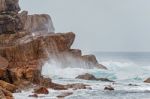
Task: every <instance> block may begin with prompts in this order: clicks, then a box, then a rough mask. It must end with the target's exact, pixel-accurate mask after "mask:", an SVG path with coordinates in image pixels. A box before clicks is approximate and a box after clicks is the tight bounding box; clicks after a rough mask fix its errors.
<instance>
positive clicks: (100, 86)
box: [14, 52, 150, 99]
mask: <svg viewBox="0 0 150 99" xmlns="http://www.w3.org/2000/svg"><path fill="white" fill-rule="evenodd" d="M93 54H94V55H96V57H97V60H98V61H99V63H101V64H103V65H104V66H106V67H107V68H108V70H101V69H97V68H92V69H89V68H82V67H78V66H76V65H77V64H75V66H74V67H73V66H71V67H65V68H61V64H60V63H59V62H57V61H51V62H47V63H45V65H44V66H43V69H42V74H43V75H44V76H46V77H50V78H52V80H53V82H56V83H60V84H71V83H84V84H88V85H90V86H91V88H90V89H81V90H76V91H75V90H72V89H69V90H66V91H57V90H52V89H49V92H50V93H49V94H48V95H40V97H39V98H38V99H57V98H56V96H57V95H59V94H60V93H62V92H73V94H72V95H70V96H68V97H65V99H150V84H147V83H144V82H143V81H144V80H145V79H146V78H148V77H150V52H93ZM83 67H86V66H83ZM84 73H90V74H93V75H94V76H96V77H98V78H99V77H100V78H108V79H110V80H114V81H115V83H112V82H102V81H86V80H79V79H75V77H76V76H78V75H80V74H84ZM129 84H132V85H133V86H129ZM107 85H111V86H113V87H114V89H115V90H114V91H105V90H104V87H105V86H107ZM31 93H32V89H31V90H27V91H23V92H22V93H15V94H14V97H15V99H34V98H29V97H28V96H29V95H30V94H31Z"/></svg>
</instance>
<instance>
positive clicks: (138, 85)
mask: <svg viewBox="0 0 150 99" xmlns="http://www.w3.org/2000/svg"><path fill="white" fill-rule="evenodd" d="M128 85H129V86H139V85H137V84H128Z"/></svg>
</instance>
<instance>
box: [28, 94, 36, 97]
mask: <svg viewBox="0 0 150 99" xmlns="http://www.w3.org/2000/svg"><path fill="white" fill-rule="evenodd" d="M29 97H34V98H38V95H37V94H33V95H29Z"/></svg>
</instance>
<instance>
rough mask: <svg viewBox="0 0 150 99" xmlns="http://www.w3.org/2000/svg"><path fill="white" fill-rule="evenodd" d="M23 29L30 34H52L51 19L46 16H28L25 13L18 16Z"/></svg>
mask: <svg viewBox="0 0 150 99" xmlns="http://www.w3.org/2000/svg"><path fill="white" fill-rule="evenodd" d="M19 17H20V19H21V21H22V24H23V29H24V30H26V31H28V32H31V33H37V32H38V33H54V30H55V29H54V26H53V22H52V20H51V17H50V16H49V15H47V14H35V15H28V12H27V11H23V12H21V13H20V14H19Z"/></svg>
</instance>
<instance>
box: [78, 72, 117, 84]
mask: <svg viewBox="0 0 150 99" xmlns="http://www.w3.org/2000/svg"><path fill="white" fill-rule="evenodd" d="M76 79H83V80H96V81H105V82H114V81H112V80H109V79H107V78H96V77H95V76H94V75H92V74H89V73H86V74H83V75H79V76H77V77H76Z"/></svg>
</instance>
